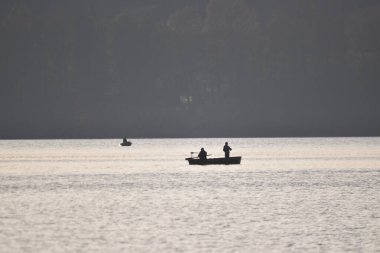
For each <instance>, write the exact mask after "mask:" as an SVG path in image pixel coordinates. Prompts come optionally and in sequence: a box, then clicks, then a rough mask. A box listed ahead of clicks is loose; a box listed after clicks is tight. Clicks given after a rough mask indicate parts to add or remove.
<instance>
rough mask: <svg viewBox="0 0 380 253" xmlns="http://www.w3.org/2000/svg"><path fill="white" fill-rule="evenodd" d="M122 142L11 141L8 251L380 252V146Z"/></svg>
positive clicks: (4, 153)
mask: <svg viewBox="0 0 380 253" xmlns="http://www.w3.org/2000/svg"><path fill="white" fill-rule="evenodd" d="M225 141H229V143H230V146H231V147H232V149H233V150H232V153H231V155H241V156H242V157H243V158H242V164H241V165H228V166H226V165H211V166H189V165H188V164H187V161H185V159H184V158H185V157H187V156H189V155H190V151H198V150H199V149H200V148H201V147H204V148H205V149H206V150H207V151H208V153H209V154H212V157H218V156H223V152H222V147H223V144H224V142H225ZM119 142H120V141H119V140H33V141H32V140H28V141H26V140H20V141H18V140H11V141H4V140H3V141H0V252H380V193H379V192H380V138H302V139H298V138H292V139H288V138H281V139H138V140H132V142H133V145H132V146H131V147H120V146H119V145H118V144H119Z"/></svg>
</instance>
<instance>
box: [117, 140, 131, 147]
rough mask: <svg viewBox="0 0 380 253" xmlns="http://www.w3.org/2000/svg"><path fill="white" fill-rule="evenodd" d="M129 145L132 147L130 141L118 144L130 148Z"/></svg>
mask: <svg viewBox="0 0 380 253" xmlns="http://www.w3.org/2000/svg"><path fill="white" fill-rule="evenodd" d="M131 145H132V142H130V141H127V142H122V143H120V146H131Z"/></svg>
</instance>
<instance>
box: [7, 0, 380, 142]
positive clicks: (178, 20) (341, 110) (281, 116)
mask: <svg viewBox="0 0 380 253" xmlns="http://www.w3.org/2000/svg"><path fill="white" fill-rule="evenodd" d="M379 24H380V3H379V2H378V1H374V0H364V1H356V0H330V1H320V0H310V1H303V0H282V1H279V0H251V1H248V0H246V1H245V0H234V1H230V0H208V1H204V0H194V1H188V0H165V1H157V0H147V1H138V0H134V1H121V0H114V1H106V0H79V1H73V0H70V1H58V2H57V1H48V0H37V1H27V0H4V1H1V2H0V36H1V40H0V83H1V86H0V115H1V124H0V138H106V137H120V136H124V135H126V136H128V137H134V138H137V137H206V136H209V137H213V136H252V137H254V136H369V135H372V136H373V135H379V133H380V117H378V114H379V109H380V99H378V96H379V94H380V86H379V84H378V83H379V80H380V29H379Z"/></svg>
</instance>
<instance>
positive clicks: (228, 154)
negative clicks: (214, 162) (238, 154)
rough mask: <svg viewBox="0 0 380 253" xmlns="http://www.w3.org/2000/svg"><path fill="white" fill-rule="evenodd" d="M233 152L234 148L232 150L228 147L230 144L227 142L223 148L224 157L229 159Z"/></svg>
mask: <svg viewBox="0 0 380 253" xmlns="http://www.w3.org/2000/svg"><path fill="white" fill-rule="evenodd" d="M231 150H232V148H230V146H228V142H226V143H225V144H224V147H223V151H224V157H225V158H229V157H230V151H231Z"/></svg>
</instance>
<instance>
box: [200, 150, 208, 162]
mask: <svg viewBox="0 0 380 253" xmlns="http://www.w3.org/2000/svg"><path fill="white" fill-rule="evenodd" d="M198 157H199V159H201V160H206V159H207V152H206V150H205V149H204V148H201V151H200V152H199V154H198Z"/></svg>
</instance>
